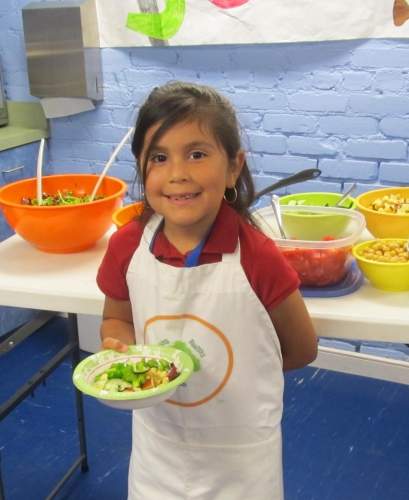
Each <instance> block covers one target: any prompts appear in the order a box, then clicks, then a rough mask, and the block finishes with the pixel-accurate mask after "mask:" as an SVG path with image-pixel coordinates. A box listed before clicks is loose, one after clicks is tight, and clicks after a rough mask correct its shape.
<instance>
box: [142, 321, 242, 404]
mask: <svg viewBox="0 0 409 500" xmlns="http://www.w3.org/2000/svg"><path fill="white" fill-rule="evenodd" d="M180 319H190V320H192V321H197V322H198V323H200V324H201V325H203V326H205V327H206V328H207V329H208V330H210V331H211V332H212V333H214V334H215V335H217V337H218V338H219V339H220V340H221V341H222V342H223V344H224V347H225V348H226V351H227V368H226V372H225V374H224V375H223V378H222V380H221V382H220V384H219V385H218V386H217V387H216V388H215V389H214V390H213V391H212V392H211V393H210V394H208V395H207V396H206V397H204V398H202V399H199V400H198V401H192V402H191V403H181V402H180V401H175V400H173V399H168V400H166V403H169V404H173V405H176V406H183V407H186V408H192V407H194V406H200V405H202V404H204V403H207V402H208V401H210V400H211V399H213V398H214V397H215V396H216V395H217V394H219V392H220V391H221V390H222V389H223V387H224V386H225V385H226V384H227V381H228V380H229V378H230V375H231V373H232V371H233V364H234V362H233V349H232V347H231V344H230V342H229V340H228V339H227V337H226V336H225V335H224V334H223V332H221V331H220V330H219V329H218V328H216V327H215V326H214V325H212V324H211V323H208V322H207V321H205V320H204V319H202V318H199V317H198V316H194V315H193V314H169V315H163V316H153V317H152V318H149V319H148V320H147V321H146V323H145V326H144V329H143V341H144V342H146V335H147V329H148V326H149V325H151V324H152V323H155V322H157V321H165V320H167V321H169V320H180Z"/></svg>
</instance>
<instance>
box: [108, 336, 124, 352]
mask: <svg viewBox="0 0 409 500" xmlns="http://www.w3.org/2000/svg"><path fill="white" fill-rule="evenodd" d="M102 348H103V349H112V350H113V351H118V352H126V351H127V350H128V345H127V344H124V343H123V342H121V341H120V340H119V339H116V338H114V337H106V338H104V340H103V341H102Z"/></svg>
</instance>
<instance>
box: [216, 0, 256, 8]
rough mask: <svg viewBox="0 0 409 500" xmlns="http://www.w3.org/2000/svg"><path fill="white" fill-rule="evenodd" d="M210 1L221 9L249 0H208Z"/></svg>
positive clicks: (237, 5) (236, 5)
mask: <svg viewBox="0 0 409 500" xmlns="http://www.w3.org/2000/svg"><path fill="white" fill-rule="evenodd" d="M210 1H211V2H212V3H214V4H215V5H217V7H220V8H222V9H232V8H233V7H239V6H240V5H243V4H245V3H247V2H249V1H250V0H210Z"/></svg>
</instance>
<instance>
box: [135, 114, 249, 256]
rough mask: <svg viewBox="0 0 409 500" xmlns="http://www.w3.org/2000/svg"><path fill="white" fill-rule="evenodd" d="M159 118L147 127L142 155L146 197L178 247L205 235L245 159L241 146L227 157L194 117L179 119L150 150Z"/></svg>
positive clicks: (190, 245)
mask: <svg viewBox="0 0 409 500" xmlns="http://www.w3.org/2000/svg"><path fill="white" fill-rule="evenodd" d="M159 126H160V123H158V124H156V125H154V126H153V127H151V128H150V129H148V131H147V133H146V136H145V141H144V142H145V147H144V149H143V151H142V155H141V160H142V161H141V164H142V165H144V164H145V163H144V162H145V159H146V154H148V155H149V156H148V158H147V163H146V169H147V174H146V183H145V184H146V185H145V194H146V198H147V200H148V202H149V204H150V206H151V207H152V209H153V210H154V211H155V212H157V213H159V214H161V215H163V217H164V232H165V234H166V237H167V238H168V239H169V241H171V242H172V244H173V245H175V246H176V248H178V250H180V251H182V252H186V251H188V250H191V249H192V248H194V247H195V246H196V245H197V244H198V243H199V242H200V241H201V239H202V238H203V237H204V236H205V235H206V234H207V232H208V230H209V229H210V227H211V225H212V224H213V221H214V220H215V218H216V216H217V213H218V211H219V208H220V204H221V202H222V199H223V196H224V193H225V190H226V188H232V187H234V185H235V183H236V180H237V177H238V175H239V174H240V170H241V167H242V165H243V161H244V153H243V152H241V151H240V153H239V154H238V155H237V157H236V158H235V159H233V160H232V161H230V160H229V159H228V157H227V154H226V152H225V151H224V149H223V148H222V147H221V146H220V144H219V143H218V142H217V141H216V139H215V138H214V137H213V135H212V134H211V132H210V131H209V130H208V129H207V127H205V126H204V125H202V124H201V123H200V122H199V121H197V120H192V121H187V122H186V121H185V122H181V123H177V124H175V125H174V126H172V127H171V128H170V129H169V130H167V131H166V132H165V133H164V134H163V135H162V137H160V139H159V140H158V143H157V144H154V145H153V147H152V148H151V149H150V150H149V151H148V148H149V145H150V141H151V139H152V137H153V135H154V134H155V132H156V130H157V129H158V128H159Z"/></svg>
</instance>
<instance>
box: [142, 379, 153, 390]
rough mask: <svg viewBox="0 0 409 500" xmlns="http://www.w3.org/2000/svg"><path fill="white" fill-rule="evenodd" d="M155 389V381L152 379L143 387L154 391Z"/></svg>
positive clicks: (146, 381) (147, 380)
mask: <svg viewBox="0 0 409 500" xmlns="http://www.w3.org/2000/svg"><path fill="white" fill-rule="evenodd" d="M154 387H155V384H154V383H153V380H152V379H151V378H147V379H146V380H145V382H144V383H143V385H142V389H153V388H154Z"/></svg>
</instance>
